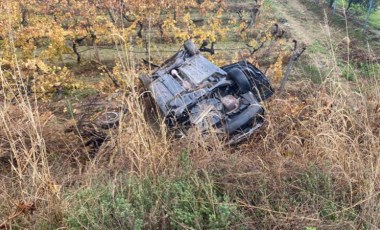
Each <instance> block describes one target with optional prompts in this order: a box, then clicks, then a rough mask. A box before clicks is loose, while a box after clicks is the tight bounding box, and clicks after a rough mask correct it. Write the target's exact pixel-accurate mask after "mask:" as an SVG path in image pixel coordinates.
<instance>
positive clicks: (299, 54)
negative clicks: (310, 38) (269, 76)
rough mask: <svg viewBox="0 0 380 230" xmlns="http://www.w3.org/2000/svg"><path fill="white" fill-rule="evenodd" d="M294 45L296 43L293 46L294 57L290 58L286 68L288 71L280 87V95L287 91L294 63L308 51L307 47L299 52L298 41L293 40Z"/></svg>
mask: <svg viewBox="0 0 380 230" xmlns="http://www.w3.org/2000/svg"><path fill="white" fill-rule="evenodd" d="M293 43H294V45H293V54H292V57H291V58H290V62H289V64H288V66H287V67H286V71H285V74H284V77H283V78H282V80H281V85H280V89H279V93H280V94H281V93H282V92H283V90H284V89H285V85H286V83H287V82H288V80H289V75H290V72H291V71H292V69H293V65H294V63H295V62H296V61H297V60H298V59H299V57H300V56H301V55H302V54H303V52H305V50H306V47H303V48H302V49H301V50H298V51H297V48H298V42H297V40H293Z"/></svg>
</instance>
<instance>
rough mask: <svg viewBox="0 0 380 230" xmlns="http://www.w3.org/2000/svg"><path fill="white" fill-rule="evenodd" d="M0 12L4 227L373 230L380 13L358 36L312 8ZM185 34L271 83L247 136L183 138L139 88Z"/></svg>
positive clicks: (28, 5)
mask: <svg viewBox="0 0 380 230" xmlns="http://www.w3.org/2000/svg"><path fill="white" fill-rule="evenodd" d="M338 3H339V4H343V3H345V1H343V0H342V1H338ZM59 4H67V5H59ZM185 4H186V7H184V5H185ZM0 6H1V7H0V10H1V12H0V28H2V29H1V31H0V47H1V50H0V79H1V86H0V89H1V93H0V210H1V211H0V229H305V230H312V229H378V228H380V187H379V186H380V185H379V183H378V181H379V177H380V155H379V154H380V84H379V80H380V63H379V60H380V59H379V54H380V42H379V41H380V33H379V30H378V28H379V27H380V21H379V22H378V23H379V25H377V16H376V15H377V13H378V11H379V9H376V10H375V11H374V13H372V15H371V21H370V24H369V27H368V28H367V29H366V30H363V23H364V21H363V17H364V16H365V14H364V13H363V10H361V9H362V8H360V6H355V7H356V8H353V9H352V10H349V11H348V12H346V11H345V10H344V6H345V5H343V6H341V5H338V8H337V10H336V11H335V12H334V11H333V9H331V8H330V7H329V5H328V4H327V3H324V1H314V0H262V1H258V2H256V3H255V2H254V1H242V0H225V1H211V0H206V1H172V0H168V1H159V2H156V1H149V0H147V1H141V3H139V4H137V3H136V1H130V0H125V1H113V0H107V1H103V2H102V3H97V4H94V2H93V1H87V0H83V1H77V0H75V1H67V3H64V1H46V5H44V6H42V5H41V4H39V2H38V1H30V2H28V1H22V0H19V1H3V2H1V3H0ZM58 9H59V10H58ZM255 10H257V11H255ZM360 10H361V11H360ZM252 15H254V16H252ZM188 38H191V39H192V40H193V41H194V42H195V43H196V44H198V46H199V45H200V44H201V43H202V41H203V40H206V39H207V40H208V41H209V44H208V46H207V47H211V43H212V42H215V43H214V48H215V50H214V51H215V54H214V55H212V54H211V53H207V52H206V53H202V54H204V55H205V57H206V58H208V59H209V60H210V61H212V62H213V63H215V64H216V65H218V66H223V65H227V64H231V63H234V62H237V61H240V60H247V61H249V62H251V63H253V64H254V65H255V66H257V67H258V68H259V69H260V70H261V71H262V72H263V73H265V75H266V76H267V77H268V79H269V80H270V82H271V84H272V86H273V88H274V89H275V94H274V95H273V96H272V97H271V98H270V99H268V100H267V101H265V102H263V103H262V104H263V105H262V106H263V107H264V109H265V114H264V117H265V122H264V125H263V127H261V128H260V129H259V130H258V131H256V132H255V133H254V134H253V135H252V136H250V137H249V139H248V140H245V141H243V142H241V143H239V144H238V145H226V144H225V140H224V138H225V137H224V136H220V135H219V134H216V133H215V132H213V130H211V131H210V132H208V133H202V132H200V131H199V130H196V129H190V131H189V132H188V133H186V135H181V136H180V137H178V135H177V134H178V133H176V132H173V131H172V130H171V129H170V128H169V127H168V126H167V125H165V121H164V119H163V117H162V114H161V113H160V112H159V109H158V107H157V106H156V105H155V103H154V100H153V99H152V97H151V96H150V94H149V92H147V91H146V89H145V88H144V87H143V86H142V84H141V82H140V81H139V76H141V75H142V74H148V75H150V74H151V73H152V72H153V71H154V70H155V68H156V67H155V66H154V65H150V64H149V63H151V64H158V65H160V64H161V63H162V62H163V61H165V60H166V59H168V58H169V57H171V56H172V55H173V54H175V52H177V51H178V50H179V49H180V48H181V47H182V45H183V42H184V41H185V40H186V39H188ZM294 44H296V47H295V46H294ZM294 48H296V49H295V50H294ZM303 48H305V51H302V50H303ZM297 53H298V54H299V58H298V59H297V60H294V57H295V55H297ZM293 61H294V66H292V64H293ZM289 66H290V67H289ZM287 69H289V70H290V72H289V73H290V75H289V81H287V82H286V84H285V88H284V90H283V91H280V90H279V89H280V84H281V81H282V79H283V77H284V76H285V75H286V74H287ZM107 112H108V114H112V115H115V114H116V115H117V116H118V117H119V120H118V122H117V123H116V125H113V124H112V125H111V127H109V126H108V125H106V126H107V127H105V128H104V122H103V121H104V119H105V114H106V113H107ZM102 122H103V123H102Z"/></svg>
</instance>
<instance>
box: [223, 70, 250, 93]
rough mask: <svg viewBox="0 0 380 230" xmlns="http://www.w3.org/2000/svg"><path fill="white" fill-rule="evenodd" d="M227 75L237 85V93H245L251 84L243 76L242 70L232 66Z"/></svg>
mask: <svg viewBox="0 0 380 230" xmlns="http://www.w3.org/2000/svg"><path fill="white" fill-rule="evenodd" d="M227 73H228V76H229V77H230V78H231V79H232V80H233V81H234V82H235V83H236V85H237V86H238V87H239V93H242V94H244V93H247V92H248V91H250V90H251V84H250V83H249V80H248V78H247V77H246V76H245V74H244V73H243V71H241V70H240V69H238V68H232V69H230V70H229V71H228V72H227Z"/></svg>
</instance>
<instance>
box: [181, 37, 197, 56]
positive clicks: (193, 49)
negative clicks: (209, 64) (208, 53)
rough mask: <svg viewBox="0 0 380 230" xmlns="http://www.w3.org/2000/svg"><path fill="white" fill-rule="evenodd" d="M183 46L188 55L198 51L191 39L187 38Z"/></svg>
mask: <svg viewBox="0 0 380 230" xmlns="http://www.w3.org/2000/svg"><path fill="white" fill-rule="evenodd" d="M184 47H185V50H186V51H187V52H188V53H189V54H190V56H193V55H195V54H198V53H199V50H198V48H197V46H196V45H195V44H194V43H193V42H192V41H191V40H187V41H186V42H185V44H184Z"/></svg>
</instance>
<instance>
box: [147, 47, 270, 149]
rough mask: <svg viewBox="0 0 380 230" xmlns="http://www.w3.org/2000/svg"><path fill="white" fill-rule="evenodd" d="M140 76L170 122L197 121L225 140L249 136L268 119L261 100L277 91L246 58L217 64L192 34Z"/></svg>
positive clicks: (188, 124) (177, 125)
mask: <svg viewBox="0 0 380 230" xmlns="http://www.w3.org/2000/svg"><path fill="white" fill-rule="evenodd" d="M140 80H141V81H142V82H143V84H144V86H145V87H146V89H148V90H149V91H150V92H151V95H152V97H153V99H154V101H155V103H156V104H157V105H158V107H159V109H160V111H161V113H162V114H163V116H164V118H165V121H166V123H167V125H168V126H169V127H170V128H179V130H182V131H183V132H184V133H186V131H187V130H189V128H191V127H197V128H199V130H200V131H201V132H202V133H207V131H208V130H210V128H212V129H214V130H217V132H218V133H222V134H223V135H225V137H227V138H226V143H227V144H229V145H231V144H237V143H239V142H241V141H243V140H245V139H247V138H248V137H249V136H251V134H253V133H254V132H255V131H256V130H257V129H258V128H260V127H261V126H262V125H263V122H264V108H263V106H262V105H261V104H260V102H262V101H264V100H266V99H268V98H269V97H270V96H271V95H272V94H273V92H274V91H273V89H272V87H271V85H270V83H269V80H268V79H267V77H265V75H264V74H263V73H262V72H261V71H260V70H259V69H257V68H256V67H255V66H253V65H252V64H251V63H249V62H247V61H240V62H237V63H234V64H230V65H226V66H222V67H218V66H216V65H214V64H213V63H211V62H210V61H209V60H207V59H206V58H205V57H204V56H203V55H201V54H200V52H199V50H198V49H197V48H196V46H195V44H194V43H193V42H192V41H190V40H187V41H186V42H185V44H184V47H183V48H182V49H181V50H180V51H178V52H177V53H176V54H175V55H174V56H172V57H171V58H170V59H168V60H167V61H166V62H164V63H163V65H162V66H160V67H159V68H158V69H157V70H156V71H154V72H153V74H152V76H151V77H148V76H147V75H142V76H141V77H140Z"/></svg>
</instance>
